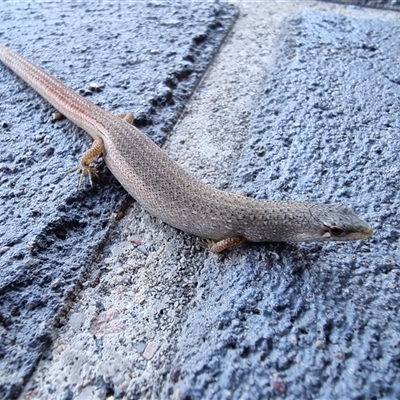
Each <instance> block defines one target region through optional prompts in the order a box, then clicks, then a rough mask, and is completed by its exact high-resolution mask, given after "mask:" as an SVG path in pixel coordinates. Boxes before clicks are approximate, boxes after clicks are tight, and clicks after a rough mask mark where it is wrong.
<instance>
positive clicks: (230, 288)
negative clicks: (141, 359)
mask: <svg viewBox="0 0 400 400" xmlns="http://www.w3.org/2000/svg"><path fill="white" fill-rule="evenodd" d="M399 35H400V27H399V25H394V24H388V23H387V22H382V21H379V20H369V21H368V20H361V19H355V18H347V17H344V16H340V15H335V14H327V13H317V12H312V11H306V12H304V13H302V14H300V15H296V16H294V17H292V18H290V20H289V21H288V22H287V24H286V29H285V31H284V33H283V35H282V37H281V46H282V47H281V49H280V51H279V53H278V54H277V60H276V64H275V66H274V69H273V72H272V74H271V76H270V77H269V79H268V81H267V84H266V86H265V91H264V94H263V95H262V96H261V97H260V107H259V110H258V112H257V115H256V118H255V121H254V125H253V127H252V129H251V131H250V140H249V141H248V143H247V144H246V145H245V146H244V148H243V149H242V152H241V158H240V159H239V160H238V162H237V164H236V168H237V173H236V176H235V177H234V185H235V187H236V188H241V189H243V190H244V191H245V192H247V193H249V194H250V195H251V196H255V197H258V198H268V199H298V200H313V201H321V202H327V203H328V202H331V203H342V204H347V205H350V206H353V207H354V208H355V209H356V210H357V212H358V213H359V214H360V215H363V216H364V217H365V218H366V219H367V220H369V221H370V222H371V223H372V225H373V226H374V229H375V234H374V236H373V237H372V238H371V239H370V240H368V241H363V242H358V243H343V244H337V243H336V244H327V245H320V244H290V245H275V244H270V245H266V246H265V247H264V248H263V249H261V250H260V249H259V248H257V249H254V248H253V246H251V248H250V246H249V248H248V249H247V251H246V252H244V251H243V250H238V252H240V253H241V257H240V258H236V257H233V258H232V259H227V260H224V261H222V260H221V262H222V266H220V269H221V270H222V271H224V272H223V273H218V274H217V273H216V271H214V274H215V275H213V273H212V272H211V271H212V269H211V268H210V265H207V267H206V269H208V271H209V273H208V274H202V275H201V276H200V278H199V280H198V282H197V295H196V301H197V302H196V313H193V314H189V315H188V318H187V321H186V325H185V327H184V330H183V331H182V333H181V341H180V342H179V343H178V345H177V348H178V351H177V353H176V356H175V362H176V363H178V362H179V364H180V369H181V371H182V372H181V375H182V378H181V380H180V381H179V382H178V383H177V384H176V385H175V390H176V391H179V393H180V397H179V398H181V399H203V398H233V399H266V398H274V397H275V396H280V395H281V396H283V397H285V398H288V399H312V398H321V399H338V398H339V399H345V398H346V399H361V398H362V399H378V398H388V399H389V398H392V399H395V398H399V397H400V383H399V380H398V376H399V374H400V365H399V363H398V359H399V355H400V347H399V346H400V335H399V332H400V320H399V318H398V315H399V314H398V306H397V305H398V303H399V301H400V291H399V276H400V270H399V264H400V256H399V255H400V252H399V246H398V242H399V233H400V232H399V228H398V226H399V216H398V209H399V206H400V204H399V201H400V197H399V191H400V183H399V179H398V176H399V173H400V169H399V165H400V156H399V154H400V137H399V132H400V124H399V120H398V118H397V115H398V113H399V110H400V101H399V99H400V97H399V94H400V86H399V68H398V66H397V62H396V60H397V58H398V55H399V52H400V47H399V44H398V41H397V37H399ZM210 264H213V263H211V262H210ZM213 266H214V265H213ZM226 271H229V273H227V272H226ZM189 349H192V350H191V351H190V350H189ZM166 394H167V392H166V391H165V392H164V395H165V396H166Z"/></svg>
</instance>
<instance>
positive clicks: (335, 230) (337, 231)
mask: <svg viewBox="0 0 400 400" xmlns="http://www.w3.org/2000/svg"><path fill="white" fill-rule="evenodd" d="M329 233H330V234H331V235H332V236H340V235H341V234H342V233H343V229H340V228H338V227H337V226H332V227H330V228H329Z"/></svg>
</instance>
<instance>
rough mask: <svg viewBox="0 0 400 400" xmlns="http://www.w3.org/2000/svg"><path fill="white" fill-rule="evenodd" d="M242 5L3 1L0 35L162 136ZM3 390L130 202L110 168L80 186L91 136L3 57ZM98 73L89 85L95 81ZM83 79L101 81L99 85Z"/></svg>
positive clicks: (11, 386)
mask: <svg viewBox="0 0 400 400" xmlns="http://www.w3.org/2000/svg"><path fill="white" fill-rule="evenodd" d="M236 14H237V10H236V9H235V7H234V6H232V5H219V4H217V3H215V2H208V3H205V4H200V3H197V4H194V5H191V4H190V3H187V2H184V1H181V2H173V3H165V2H100V3H97V4H95V3H93V2H90V4H89V3H88V4H85V2H78V3H72V2H66V3H60V2H51V3H49V2H45V3H26V2H24V3H15V2H14V3H10V2H2V3H1V4H0V17H1V21H2V22H1V27H0V40H1V42H2V43H3V44H5V45H9V46H10V47H12V48H14V49H15V50H17V51H19V52H20V53H21V54H23V55H24V56H26V57H27V58H30V59H32V60H34V61H35V62H36V63H37V64H39V65H41V66H43V67H44V68H45V69H46V70H48V71H49V72H50V73H52V74H54V75H55V76H57V77H58V78H59V79H61V80H63V81H64V82H66V83H67V85H69V86H70V87H72V88H74V89H76V90H78V91H79V92H80V93H81V94H83V95H84V96H87V97H89V98H90V99H91V100H93V101H94V102H95V103H97V104H100V105H101V106H103V107H104V108H106V109H108V110H110V111H111V112H113V113H120V112H123V111H133V112H134V113H135V115H136V118H137V121H136V124H137V126H139V127H141V128H143V130H144V131H145V132H146V133H147V134H149V135H151V136H152V138H153V139H154V140H155V141H156V142H158V143H161V142H163V141H164V140H165V138H166V132H168V131H169V130H170V129H171V127H172V126H173V124H174V123H175V122H176V120H177V119H178V117H179V114H180V112H182V110H183V108H184V106H185V104H186V102H187V100H188V99H189V97H190V95H191V93H192V92H193V90H194V88H195V87H196V85H197V84H198V83H199V81H200V78H201V76H202V75H203V73H204V71H205V69H206V67H207V65H208V64H209V62H210V61H211V59H212V57H213V55H214V54H215V53H216V51H217V50H218V48H219V46H220V43H221V41H222V39H223V38H224V37H225V35H226V34H227V32H228V31H229V29H230V26H231V24H232V23H233V21H234V19H235V17H236ZM0 75H1V77H2V78H1V80H0V104H1V105H0V110H1V111H0V115H1V121H0V131H1V134H0V143H1V146H2V149H3V150H2V152H1V155H0V182H1V190H0V207H1V212H0V398H1V399H6V398H13V397H15V396H16V395H17V394H18V393H19V392H20V391H21V389H22V387H23V383H24V382H25V381H26V380H27V378H28V377H29V376H30V375H31V374H32V372H33V370H34V368H35V366H36V364H37V362H38V360H39V359H40V357H41V356H42V353H43V350H44V349H45V348H46V347H47V346H48V344H49V342H50V341H51V335H52V333H53V332H55V331H54V327H55V326H56V327H59V322H57V321H58V320H57V318H56V317H57V316H60V314H62V313H63V312H64V311H65V309H66V308H67V307H68V306H67V304H68V302H67V300H68V299H70V300H71V301H73V296H74V292H76V291H77V292H78V291H79V288H80V287H81V285H82V280H83V274H85V273H86V271H87V266H88V264H89V263H90V262H91V260H93V259H96V257H97V255H96V250H97V249H98V247H99V245H100V244H101V243H102V242H103V241H104V238H105V236H106V235H107V233H108V231H109V228H110V227H111V226H112V225H113V224H114V222H115V221H116V220H117V219H118V218H119V217H120V214H121V212H123V210H124V209H125V208H126V206H127V204H128V203H129V202H131V200H130V199H129V200H128V197H127V195H126V194H125V192H124V191H123V189H122V188H121V187H120V186H119V185H118V183H117V182H116V180H115V179H114V178H112V177H111V175H110V174H109V173H104V168H102V171H101V179H100V180H99V181H98V182H96V184H95V186H94V187H93V188H90V187H85V188H83V189H82V190H78V189H77V188H76V183H77V176H76V175H75V174H68V175H66V173H65V172H66V171H67V170H68V169H70V168H71V167H73V166H75V165H76V164H77V162H78V158H79V156H80V154H82V153H83V149H84V148H85V147H86V148H87V147H88V144H89V143H90V139H89V138H88V136H87V135H86V134H85V133H83V132H81V131H80V130H79V129H77V128H76V127H73V126H72V124H71V123H70V122H69V121H66V120H63V121H57V122H49V120H50V119H51V117H50V115H51V113H52V112H53V109H52V107H51V106H50V105H49V104H47V103H46V102H45V101H44V100H42V99H41V98H40V97H39V96H38V95H37V94H36V93H34V92H33V91H32V90H31V89H29V88H27V86H26V84H24V83H23V82H22V81H21V80H19V79H18V78H17V77H16V76H14V75H13V74H12V73H11V72H10V71H9V70H7V68H5V67H4V66H3V65H1V66H0ZM91 82H96V85H91ZM90 86H100V88H102V90H101V91H100V92H95V91H93V90H90Z"/></svg>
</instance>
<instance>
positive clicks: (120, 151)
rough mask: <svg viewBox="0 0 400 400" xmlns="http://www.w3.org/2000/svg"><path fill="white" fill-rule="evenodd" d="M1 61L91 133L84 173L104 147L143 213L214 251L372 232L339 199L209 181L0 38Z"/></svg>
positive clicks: (106, 157) (349, 237)
mask: <svg viewBox="0 0 400 400" xmlns="http://www.w3.org/2000/svg"><path fill="white" fill-rule="evenodd" d="M0 60H1V61H2V62H3V63H4V64H5V65H6V66H8V67H9V68H10V69H11V70H12V71H14V72H15V73H16V74H17V75H18V76H19V77H20V78H22V79H23V80H24V81H25V82H26V83H27V84H28V85H29V86H31V87H32V88H33V89H34V90H35V91H36V92H38V93H39V94H40V95H41V96H42V97H43V98H44V99H46V100H47V101H48V102H49V103H50V104H51V105H52V106H54V107H55V108H56V109H57V110H58V111H59V112H61V113H62V114H63V115H65V116H66V117H67V118H68V119H69V120H71V121H72V122H73V123H75V124H76V125H78V126H79V127H81V128H82V129H84V130H85V131H86V132H87V133H88V134H89V135H90V136H91V137H92V138H93V139H94V144H93V146H92V148H91V149H90V150H88V151H87V152H86V153H85V154H84V155H83V157H82V160H81V163H80V165H79V167H78V168H79V169H81V170H82V172H83V173H84V174H85V173H88V174H89V176H90V174H91V173H93V169H92V168H91V167H90V165H89V164H90V163H91V161H92V160H93V159H94V158H95V157H97V156H98V155H99V154H101V153H103V156H104V160H105V162H106V164H107V166H108V168H109V169H110V171H111V172H112V173H113V175H114V176H115V177H116V178H117V179H118V181H119V182H120V183H121V185H122V186H123V187H124V188H125V189H126V190H127V192H128V193H129V194H130V195H131V196H132V197H134V198H135V199H136V200H137V201H138V202H139V203H140V204H141V205H142V206H143V207H144V208H145V209H146V210H147V211H148V212H150V213H151V214H152V215H154V216H156V217H158V218H160V219H161V220H162V221H164V222H166V223H168V224H170V225H172V226H174V227H175V228H178V229H181V230H183V231H185V232H188V233H192V234H194V235H197V236H200V237H202V238H206V239H211V240H212V241H217V242H216V243H215V242H211V243H210V245H209V248H210V250H211V251H213V252H220V251H223V250H225V249H226V248H228V247H231V246H234V245H237V244H240V243H243V242H246V241H250V242H303V241H304V242H313V241H315V242H319V241H334V240H340V241H344V240H359V239H366V238H368V237H369V236H371V235H372V228H371V226H370V225H369V224H368V223H367V222H365V221H363V220H362V219H361V218H359V217H358V216H357V215H356V214H355V213H354V212H353V211H352V210H351V209H350V208H348V207H345V206H340V205H328V204H320V203H308V202H299V201H266V200H256V199H252V198H249V197H246V196H243V195H237V194H233V193H227V192H223V191H221V190H217V189H214V188H212V187H210V186H207V185H205V184H203V183H202V182H200V181H198V180H197V179H194V178H193V177H192V176H191V175H189V174H188V173H187V172H186V171H185V170H184V169H183V168H182V167H180V166H179V165H178V164H177V163H176V162H175V161H173V160H172V159H171V158H169V157H168V156H167V155H166V154H165V153H164V151H163V150H161V149H160V148H159V147H158V146H157V145H155V144H154V143H153V142H152V141H151V140H150V139H149V138H148V137H147V136H145V135H144V134H143V133H141V132H140V131H139V130H138V129H137V128H135V127H134V126H132V125H131V124H129V123H128V122H126V121H125V120H123V119H121V118H119V117H116V116H114V115H112V114H110V113H109V112H107V111H105V110H103V109H102V108H100V107H98V106H96V105H95V104H93V103H92V102H90V101H89V100H87V99H85V98H83V97H82V96H80V95H78V94H77V93H76V92H74V91H73V90H72V89H70V88H68V87H67V86H65V85H64V84H63V83H61V82H60V81H59V80H57V79H56V78H54V77H52V76H51V75H49V74H48V73H47V72H45V71H44V70H43V69H41V68H40V67H38V66H37V65H35V64H33V63H32V62H30V61H28V60H27V59H25V58H23V57H22V56H20V55H19V54H17V53H15V52H13V51H12V50H10V49H9V48H7V47H5V46H2V45H0Z"/></svg>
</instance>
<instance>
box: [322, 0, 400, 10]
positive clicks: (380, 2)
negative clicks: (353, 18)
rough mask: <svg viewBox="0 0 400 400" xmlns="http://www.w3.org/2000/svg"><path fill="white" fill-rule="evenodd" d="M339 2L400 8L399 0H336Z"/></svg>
mask: <svg viewBox="0 0 400 400" xmlns="http://www.w3.org/2000/svg"><path fill="white" fill-rule="evenodd" d="M323 1H332V0H323ZM334 1H335V2H337V3H343V4H351V5H355V6H362V7H373V8H384V9H387V10H397V11H399V10H400V1H399V0H334Z"/></svg>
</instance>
